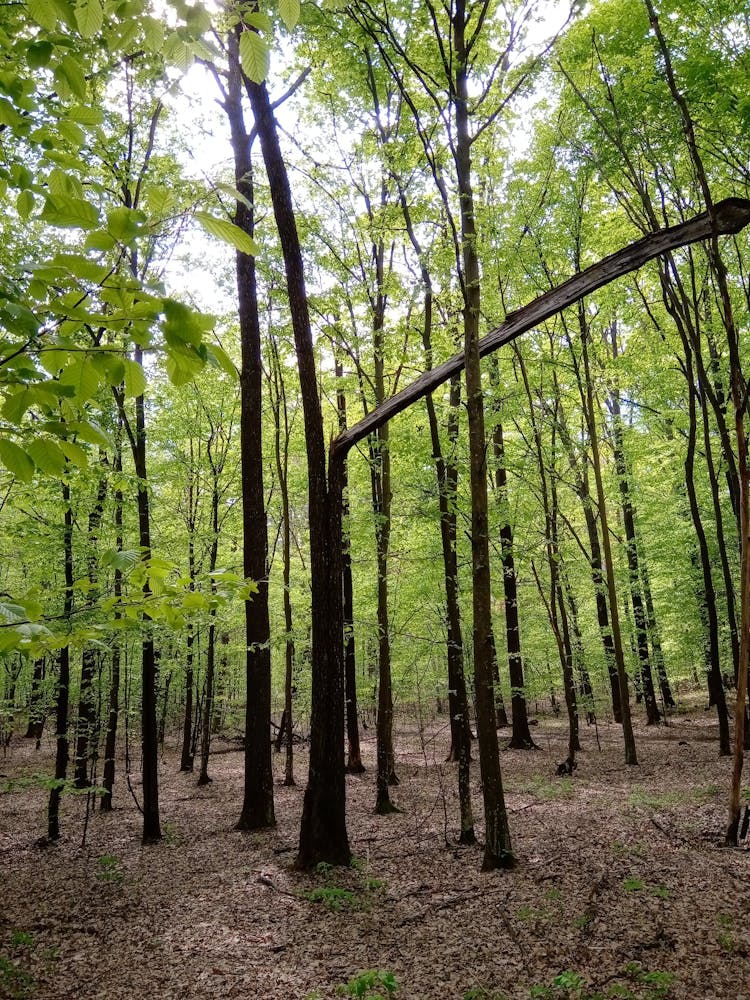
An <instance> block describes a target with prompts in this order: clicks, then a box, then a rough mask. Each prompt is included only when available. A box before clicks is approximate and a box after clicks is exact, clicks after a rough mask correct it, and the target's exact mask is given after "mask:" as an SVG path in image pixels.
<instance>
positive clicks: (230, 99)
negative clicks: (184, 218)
mask: <svg viewBox="0 0 750 1000" xmlns="http://www.w3.org/2000/svg"><path fill="white" fill-rule="evenodd" d="M241 31H242V26H241V25H238V26H237V28H236V29H233V30H232V31H230V33H229V36H228V46H229V81H228V90H227V94H226V97H225V102H224V107H225V111H226V114H227V119H228V121H229V127H230V131H231V140H232V150H233V153H234V171H235V185H236V187H237V190H238V191H239V192H240V193H241V194H242V196H243V198H242V199H241V200H238V202H237V207H236V211H235V219H234V221H235V224H236V225H238V226H239V227H240V228H241V229H242V230H244V231H245V232H246V233H248V234H249V235H251V236H252V234H253V229H254V216H253V208H252V205H253V177H252V161H251V158H250V139H249V135H248V132H247V128H246V126H245V121H244V116H243V112H242V88H243V84H244V83H246V81H245V80H244V76H243V74H242V71H241V69H240V62H239V36H240V34H241ZM256 117H257V116H256ZM237 296H238V300H237V301H238V313H239V323H240V341H241V350H242V366H241V371H240V401H241V414H240V440H241V449H242V525H243V538H244V572H245V576H246V577H249V578H250V579H252V580H254V581H255V583H256V585H257V587H258V591H257V593H256V594H255V595H254V596H253V598H252V600H248V601H246V602H245V637H246V646H247V657H246V678H247V687H246V710H245V784H244V796H243V802H242V812H241V813H240V818H239V820H238V821H237V829H240V830H252V829H257V828H263V827H268V826H273V825H274V824H275V822H276V817H275V812H274V801H273V770H272V763H271V650H270V623H269V613H268V568H267V558H268V538H267V534H266V513H265V496H264V492H263V441H262V433H261V413H262V405H263V404H262V401H263V367H262V357H261V335H260V325H259V321H258V298H257V288H256V271H255V261H254V259H253V258H252V257H249V256H247V255H246V254H243V253H240V252H239V251H238V253H237ZM203 711H204V717H205V715H206V714H207V713H208V706H204V709H203ZM208 714H210V713H208Z"/></svg>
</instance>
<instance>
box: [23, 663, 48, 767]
mask: <svg viewBox="0 0 750 1000" xmlns="http://www.w3.org/2000/svg"><path fill="white" fill-rule="evenodd" d="M46 665H47V660H46V657H44V656H37V658H36V659H35V660H34V672H33V674H32V677H31V695H30V697H29V722H28V725H27V727H26V732H25V734H24V739H27V740H36V744H37V749H39V743H40V741H41V738H42V731H43V730H44V720H45V716H46V714H47V713H46V707H45V705H44V695H43V691H42V684H43V683H44V673H45V669H46Z"/></svg>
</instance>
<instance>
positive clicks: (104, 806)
mask: <svg viewBox="0 0 750 1000" xmlns="http://www.w3.org/2000/svg"><path fill="white" fill-rule="evenodd" d="M113 466H114V471H115V473H116V474H117V473H121V472H122V420H120V422H119V424H118V427H117V434H116V437H115V455H114V462H113ZM114 505H115V510H114V522H115V548H116V549H117V551H118V552H122V544H123V535H122V508H123V495H122V490H121V489H120V487H119V484H118V485H117V486H116V487H115V494H114ZM112 589H113V595H114V598H115V601H116V602H119V600H120V598H121V597H122V570H121V569H119V568H117V567H115V573H114V582H113V585H112ZM119 617H120V611H119V609H118V610H116V611H115V619H119ZM120 651H121V645H120V636H119V634H118V633H117V632H115V633H114V635H113V637H112V659H111V661H110V673H109V713H108V716H107V732H106V735H105V738H104V774H103V776H102V785H103V786H104V795H103V796H102V799H101V805H100V809H101V811H102V812H111V810H112V792H113V789H114V784H115V752H116V748H117V724H118V719H119V714H120Z"/></svg>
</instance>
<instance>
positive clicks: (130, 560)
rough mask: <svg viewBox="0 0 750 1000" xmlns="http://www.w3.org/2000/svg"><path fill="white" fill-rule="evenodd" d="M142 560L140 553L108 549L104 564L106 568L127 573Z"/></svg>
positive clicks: (104, 556)
mask: <svg viewBox="0 0 750 1000" xmlns="http://www.w3.org/2000/svg"><path fill="white" fill-rule="evenodd" d="M140 558H141V556H140V553H139V552H134V551H132V550H128V549H107V551H106V552H105V553H104V555H103V556H102V562H103V563H104V565H105V566H111V567H112V569H119V570H120V572H121V573H127V572H128V571H129V570H131V569H132V568H133V567H134V566H135V565H136V564H137V563H138V561H139V559H140Z"/></svg>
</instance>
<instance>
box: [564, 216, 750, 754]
mask: <svg viewBox="0 0 750 1000" xmlns="http://www.w3.org/2000/svg"><path fill="white" fill-rule="evenodd" d="M748 209H750V202H749V203H748ZM748 221H750V211H749V213H748ZM578 327H579V329H580V331H581V333H582V337H581V347H582V352H581V356H582V359H583V385H584V412H585V419H586V430H587V433H588V436H589V443H590V445H591V464H592V466H593V469H594V479H595V481H596V500H597V504H598V506H599V520H600V522H601V526H602V534H601V541H602V557H603V560H604V569H605V574H606V581H607V598H608V606H609V613H610V620H611V627H612V644H613V647H614V653H615V664H616V666H617V680H618V685H619V689H620V712H621V715H622V738H623V743H624V747H625V763H626V764H630V765H636V764H637V763H638V754H637V752H636V748H635V737H634V736H633V723H632V719H631V716H630V694H629V691H628V675H627V673H626V671H625V656H624V653H623V649H622V632H621V630H620V614H619V609H618V605H617V587H616V585H615V570H614V562H613V559H612V546H611V543H610V537H609V518H608V516H607V501H606V497H605V495H604V483H603V480H602V465H601V459H600V455H599V438H598V432H597V421H596V407H595V405H594V389H593V385H592V381H591V370H590V366H589V353H588V344H587V341H588V326H587V322H586V312H585V309H584V305H583V302H579V304H578Z"/></svg>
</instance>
